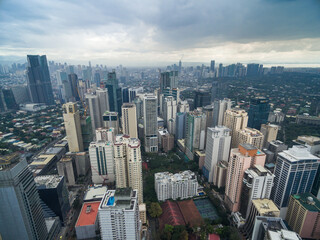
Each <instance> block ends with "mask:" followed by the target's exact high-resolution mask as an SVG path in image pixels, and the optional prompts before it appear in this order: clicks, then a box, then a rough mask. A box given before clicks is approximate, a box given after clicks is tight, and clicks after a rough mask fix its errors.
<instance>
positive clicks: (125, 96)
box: [121, 87, 129, 103]
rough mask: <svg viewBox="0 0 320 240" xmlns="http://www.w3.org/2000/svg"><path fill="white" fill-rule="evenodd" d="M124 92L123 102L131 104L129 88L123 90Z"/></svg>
mask: <svg viewBox="0 0 320 240" xmlns="http://www.w3.org/2000/svg"><path fill="white" fill-rule="evenodd" d="M121 91H122V102H123V103H128V102H129V88H128V87H125V88H122V89H121Z"/></svg>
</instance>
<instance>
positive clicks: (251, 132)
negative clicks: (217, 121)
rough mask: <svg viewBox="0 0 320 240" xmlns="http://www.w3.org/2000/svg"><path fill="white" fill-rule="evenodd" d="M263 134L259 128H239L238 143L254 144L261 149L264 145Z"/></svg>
mask: <svg viewBox="0 0 320 240" xmlns="http://www.w3.org/2000/svg"><path fill="white" fill-rule="evenodd" d="M263 139H264V136H263V134H262V133H261V132H260V131H258V130H257V129H253V128H248V127H246V128H243V129H239V130H237V138H236V141H237V144H241V143H248V144H252V145H253V146H256V147H257V148H259V149H262V147H263Z"/></svg>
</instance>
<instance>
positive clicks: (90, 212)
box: [76, 202, 100, 227]
mask: <svg viewBox="0 0 320 240" xmlns="http://www.w3.org/2000/svg"><path fill="white" fill-rule="evenodd" d="M99 205H100V202H86V203H84V204H83V205H82V208H81V212H80V214H79V217H78V220H77V223H76V227H80V226H88V225H94V224H95V222H96V219H97V215H98V208H99Z"/></svg>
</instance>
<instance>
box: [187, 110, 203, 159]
mask: <svg viewBox="0 0 320 240" xmlns="http://www.w3.org/2000/svg"><path fill="white" fill-rule="evenodd" d="M205 127H206V115H205V114H204V113H202V112H199V111H193V112H188V113H187V116H186V138H185V148H186V149H185V151H186V155H187V157H188V158H189V159H190V160H193V154H194V152H195V151H196V150H203V149H204V146H205V131H206V129H205Z"/></svg>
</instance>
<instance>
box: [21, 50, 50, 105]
mask: <svg viewBox="0 0 320 240" xmlns="http://www.w3.org/2000/svg"><path fill="white" fill-rule="evenodd" d="M27 58H28V67H27V84H28V89H29V93H30V98H31V101H32V102H33V103H45V104H47V105H52V104H54V98H53V92H52V86H51V81H50V74H49V69H48V63H47V57H46V55H43V56H39V55H28V56H27Z"/></svg>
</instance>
